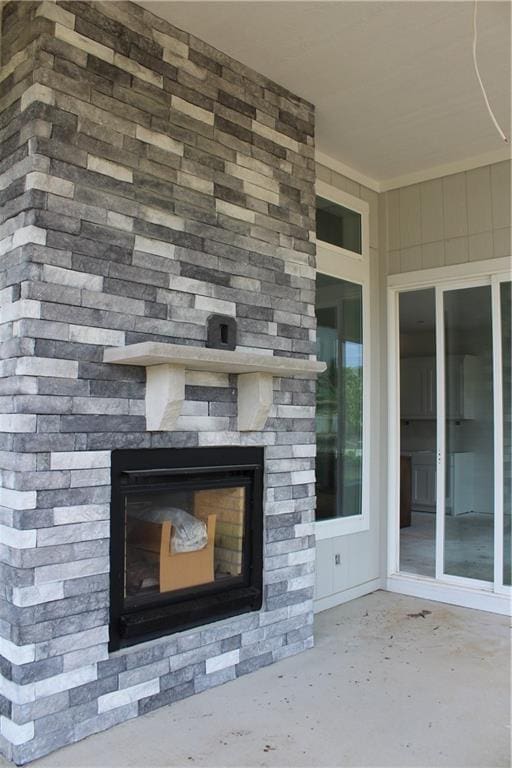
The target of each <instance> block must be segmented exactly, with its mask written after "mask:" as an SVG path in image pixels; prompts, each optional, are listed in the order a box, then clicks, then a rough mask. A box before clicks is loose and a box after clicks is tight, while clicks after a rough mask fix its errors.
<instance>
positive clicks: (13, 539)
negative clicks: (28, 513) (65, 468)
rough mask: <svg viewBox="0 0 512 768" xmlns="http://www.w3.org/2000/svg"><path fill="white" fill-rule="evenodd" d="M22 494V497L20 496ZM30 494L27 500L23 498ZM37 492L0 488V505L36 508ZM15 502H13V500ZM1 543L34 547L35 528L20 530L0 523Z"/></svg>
mask: <svg viewBox="0 0 512 768" xmlns="http://www.w3.org/2000/svg"><path fill="white" fill-rule="evenodd" d="M19 496H22V499H20V498H19ZM26 496H28V497H29V498H28V499H27V501H23V499H24V498H25V497H26ZM35 496H36V493H35V492H34V491H9V489H7V488H1V489H0V506H2V507H11V508H12V509H19V510H23V509H35V508H36V499H35ZM13 501H14V502H15V503H12V502H13ZM0 544H3V545H4V546H6V547H11V548H12V549H32V547H35V546H36V532H35V531H33V530H20V529H19V528H11V527H10V526H8V525H0Z"/></svg>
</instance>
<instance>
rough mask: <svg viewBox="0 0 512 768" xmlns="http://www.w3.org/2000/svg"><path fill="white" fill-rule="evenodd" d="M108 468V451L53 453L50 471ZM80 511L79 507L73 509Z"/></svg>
mask: <svg viewBox="0 0 512 768" xmlns="http://www.w3.org/2000/svg"><path fill="white" fill-rule="evenodd" d="M96 467H110V451H53V452H52V453H51V454H50V468H51V469H94V468H96ZM73 509H81V507H73Z"/></svg>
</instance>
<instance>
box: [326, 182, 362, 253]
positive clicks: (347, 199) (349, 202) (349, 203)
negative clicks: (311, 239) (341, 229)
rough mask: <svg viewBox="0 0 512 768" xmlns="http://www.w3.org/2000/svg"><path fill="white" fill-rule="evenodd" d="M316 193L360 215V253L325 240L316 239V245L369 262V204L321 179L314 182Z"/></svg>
mask: <svg viewBox="0 0 512 768" xmlns="http://www.w3.org/2000/svg"><path fill="white" fill-rule="evenodd" d="M316 195H317V197H322V198H323V199H324V200H329V202H332V203H338V205H342V206H343V207H344V208H348V209H349V210H351V211H354V213H358V214H359V215H360V216H361V253H357V252H356V251H350V250H349V249H348V248H341V247H340V246H339V245H333V244H332V243H327V242H325V240H318V238H317V245H321V247H322V249H323V250H325V251H331V253H333V254H336V255H337V256H346V257H348V258H349V259H356V260H357V261H359V262H361V261H362V262H367V263H368V262H369V258H370V215H369V214H370V206H369V204H368V203H367V202H366V201H365V200H361V199H360V198H359V197H354V195H349V194H348V192H342V191H341V190H340V189H337V188H336V187H332V186H331V185H330V184H326V183H325V182H323V181H317V182H316Z"/></svg>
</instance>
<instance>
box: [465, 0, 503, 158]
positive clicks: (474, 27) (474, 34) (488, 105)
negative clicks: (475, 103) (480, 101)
mask: <svg viewBox="0 0 512 768" xmlns="http://www.w3.org/2000/svg"><path fill="white" fill-rule="evenodd" d="M477 7H478V0H475V8H474V11H473V64H474V65H475V72H476V76H477V78H478V82H479V83H480V88H481V89H482V94H483V97H484V101H485V106H486V107H487V110H488V112H489V114H490V116H491V120H492V121H493V123H494V125H495V127H496V130H497V131H498V133H499V135H500V136H501V138H502V139H503V141H504V142H505V144H508V139H507V137H506V135H505V134H504V133H503V131H502V130H501V127H500V124H499V123H498V121H497V120H496V118H495V117H494V112H493V111H492V109H491V105H490V104H489V99H488V98H487V94H486V92H485V88H484V84H483V83H482V78H481V77H480V72H479V70H478V62H477V60H476V39H477V30H476V13H477Z"/></svg>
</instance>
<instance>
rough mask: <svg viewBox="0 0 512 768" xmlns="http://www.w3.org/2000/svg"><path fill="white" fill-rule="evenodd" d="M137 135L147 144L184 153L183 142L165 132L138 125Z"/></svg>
mask: <svg viewBox="0 0 512 768" xmlns="http://www.w3.org/2000/svg"><path fill="white" fill-rule="evenodd" d="M135 137H136V138H137V139H138V140H139V141H143V142H144V143H145V144H153V145H154V146H155V147H160V149H165V150H166V151H167V152H172V153H173V154H175V155H183V144H181V143H180V142H179V141H176V140H175V139H171V137H170V136H166V135H165V134H164V133H158V131H150V130H149V128H143V127H142V125H137V126H136V128H135Z"/></svg>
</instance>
